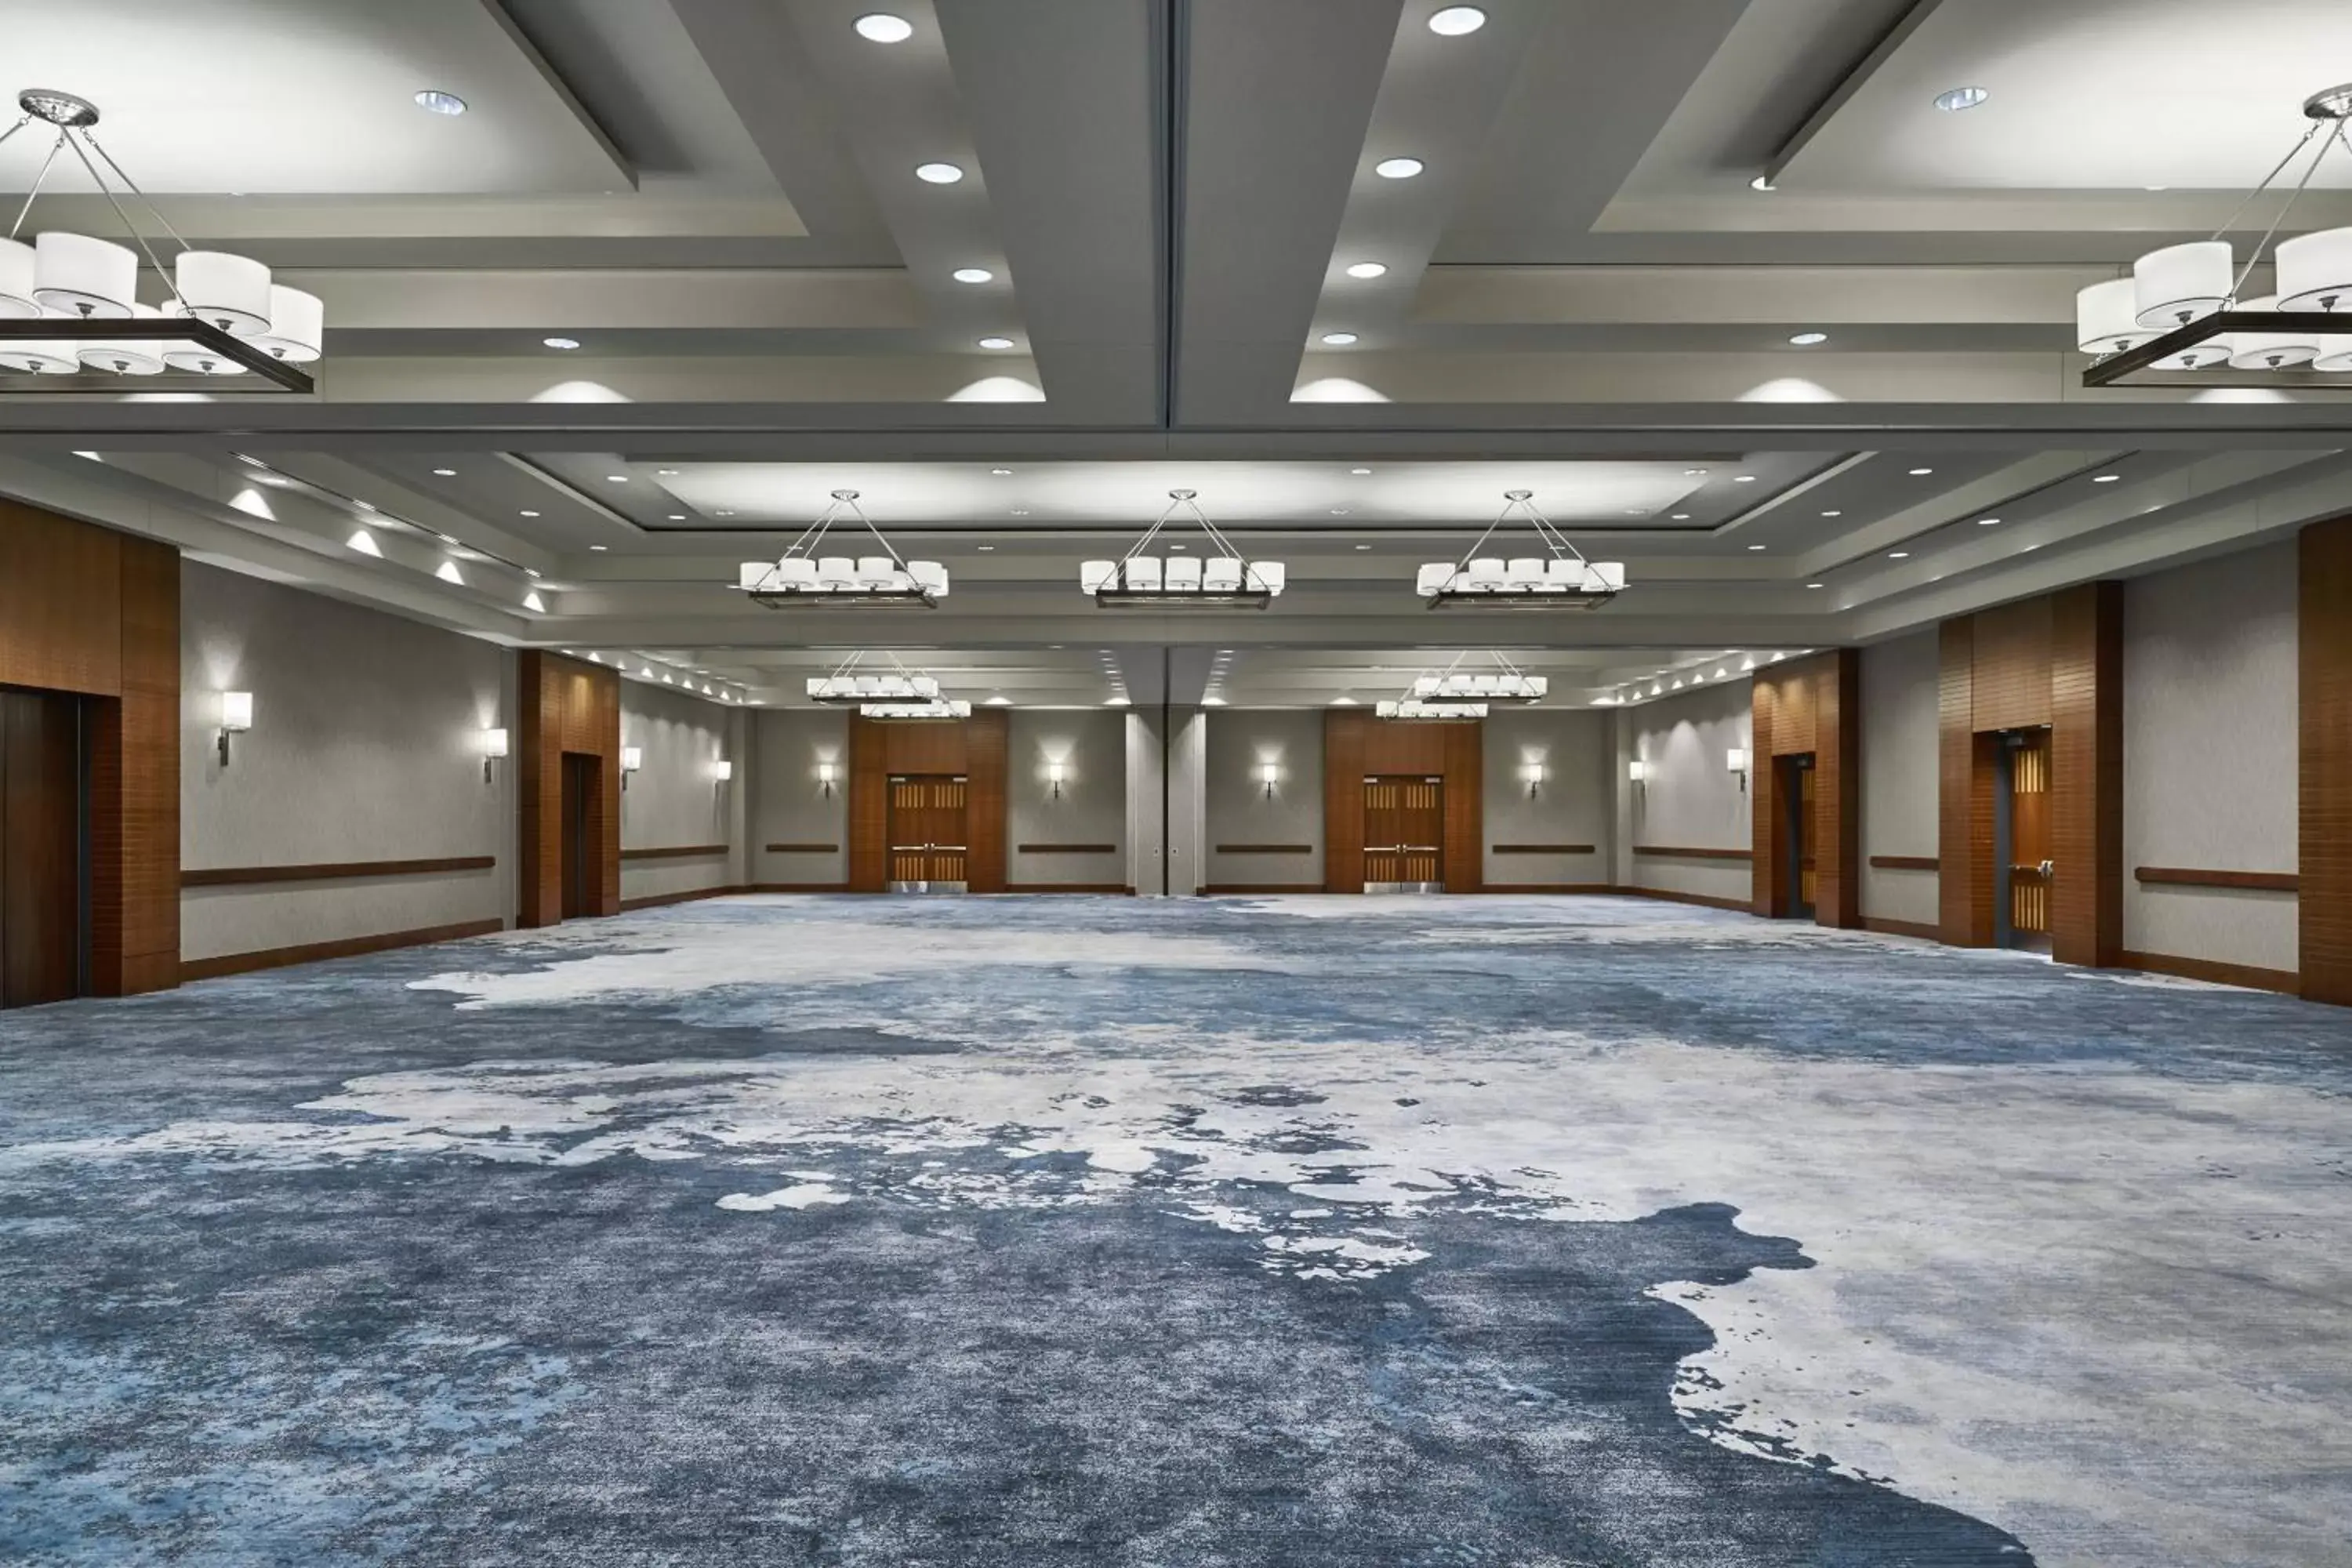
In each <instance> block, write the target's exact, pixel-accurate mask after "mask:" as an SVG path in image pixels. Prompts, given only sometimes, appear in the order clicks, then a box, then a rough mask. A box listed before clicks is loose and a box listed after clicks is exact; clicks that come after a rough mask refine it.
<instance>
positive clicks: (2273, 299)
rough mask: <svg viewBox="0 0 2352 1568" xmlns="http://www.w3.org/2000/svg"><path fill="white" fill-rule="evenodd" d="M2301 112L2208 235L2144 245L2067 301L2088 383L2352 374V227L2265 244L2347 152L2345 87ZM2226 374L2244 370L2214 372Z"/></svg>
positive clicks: (2257, 381) (2350, 150)
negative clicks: (2255, 213) (2283, 147)
mask: <svg viewBox="0 0 2352 1568" xmlns="http://www.w3.org/2000/svg"><path fill="white" fill-rule="evenodd" d="M2303 113H2304V117H2305V119H2306V120H2307V121H2310V124H2309V126H2308V127H2307V128H2306V129H2305V132H2304V134H2303V139H2302V140H2301V141H2300V142H2296V143H2295V144H2294V147H2292V148H2290V149H2289V150H2288V152H2287V154H2286V156H2285V157H2284V158H2282V159H2280V160H2279V161H2278V163H2277V164H2276V166H2274V167H2273V169H2272V170H2271V172H2270V173H2269V174H2267V175H2265V176H2263V181H2262V183H2261V184H2258V185H2256V186H2255V187H2254V188H2253V191H2252V194H2250V195H2248V196H2247V198H2246V200H2245V201H2244V202H2243V203H2242V204H2241V205H2240V206H2239V209H2238V211H2237V213H2235V214H2233V215H2232V216H2231V219H2230V221H2229V222H2228V223H2225V224H2223V225H2222V226H2221V228H2220V229H2219V230H2217V231H2216V232H2215V233H2214V235H2213V236H2212V237H2211V238H2210V239H2200V240H2191V241H2189V242H2188V243H2186V244H2182V245H2168V246H2164V247H2159V248H2158V249H2155V250H2151V251H2149V252H2148V253H2147V255H2145V256H2142V257H2141V258H2139V259H2138V260H2137V261H2136V262H2135V263H2133V265H2132V271H2131V276H2130V277H2128V278H2116V279H2110V280H2108V281H2106V282H2104V283H2095V284H2093V285H2091V286H2090V287H2089V288H2087V289H2083V290H2082V291H2081V292H2080V293H2079V294H2077V295H2076V296H2075V300H2074V329H2075V330H2074V342H2075V346H2076V347H2078V348H2079V349H2081V350H2082V352H2083V353H2086V354H2090V355H2092V356H2093V358H2094V360H2095V363H2093V364H2092V365H2091V367H2090V368H2089V369H2088V370H2086V371H2084V374H2083V384H2084V385H2085V386H2113V385H2116V384H2128V383H2127V381H2126V378H2128V377H2130V376H2133V375H2137V374H2141V373H2143V372H2146V371H2151V370H2158V371H2194V372H2200V373H2205V374H2201V375H2200V377H2199V378H2198V384H2211V385H2229V386H2264V385H2275V384H2279V377H2280V375H2281V374H2282V373H2289V372H2298V371H2307V370H2308V371H2321V372H2330V373H2345V372H2352V228H2331V229H2323V230H2321V231H2319V232H2317V233H2314V234H2303V235H2296V236H2294V237H2291V238H2287V239H2284V240H2279V242H2278V244H2277V245H2276V246H2275V247H2273V246H2272V243H2271V242H2272V241H2273V239H2276V238H2277V237H2278V236H2279V235H2280V234H2281V233H2282V232H2284V230H2285V229H2286V228H2287V226H2288V219H2289V218H2290V217H2291V216H2293V214H2294V207H2295V204H2296V202H2297V200H2298V199H2299V198H2300V197H2301V196H2302V195H2303V193H2304V192H2305V191H2306V190H2308V189H2309V188H2310V186H2311V184H2312V182H2313V180H2314V179H2315V177H2316V176H2317V174H2318V173H2319V170H2320V167H2321V165H2322V164H2324V163H2326V162H2327V160H2328V158H2329V156H2330V154H2332V153H2335V152H2336V151H2337V150H2338V149H2339V148H2341V149H2343V150H2344V151H2345V152H2346V153H2347V154H2352V137H2347V131H2346V121H2347V118H2352V85H2347V86H2344V87H2336V88H2330V89H2327V90H2326V92H2322V93H2317V94H2315V95H2314V96H2313V97H2312V98H2310V99H2309V100H2306V101H2305V104H2304V106H2303ZM2306 154H2307V156H2306ZM2274 190H2275V191H2277V192H2283V193H2284V201H2283V202H2281V203H2280V205H2279V206H2278V211H2277V214H2276V216H2274V217H2272V218H2271V219H2270V220H2269V221H2268V223H2267V225H2266V226H2265V227H2264V228H2263V232H2262V235H2261V237H2260V238H2258V239H2257V240H2256V241H2255V242H2254V244H2253V246H2252V248H2251V249H2250V250H2249V251H2247V253H2246V254H2245V256H2244V257H2243V258H2242V259H2241V258H2240V257H2239V255H2238V251H2237V247H2235V246H2234V245H2233V244H2232V243H2231V239H2230V238H2229V236H2230V235H2231V232H2232V231H2233V230H2234V229H2235V228H2236V227H2237V226H2238V222H2239V219H2240V218H2242V217H2245V216H2247V215H2248V214H2249V213H2250V212H2252V209H2253V208H2254V207H2255V206H2256V205H2257V204H2258V203H2260V202H2261V200H2262V198H2263V196H2264V195H2268V194H2272V193H2273V191H2274ZM2266 252H2267V253H2268V255H2269V258H2270V259H2271V261H2272V263H2273V268H2272V270H2273V281H2274V285H2275V286H2274V288H2273V289H2272V290H2271V291H2270V292H2268V293H2264V294H2259V295H2258V294H2255V293H2254V292H2253V291H2252V289H2251V288H2250V286H2249V284H2250V280H2251V279H2252V277H2253V273H2254V269H2255V268H2256V267H2257V266H2258V265H2260V264H2261V263H2262V261H2263V259H2264V256H2265V253H2266ZM2331 315H2341V316H2344V317H2346V318H2347V319H2346V321H2344V322H2343V323H2342V330H2341V331H2334V330H2331V329H2333V328H2334V327H2335V325H2336V324H2335V323H2333V322H2331V321H2328V319H2327V318H2328V317H2329V316H2331ZM2225 370H2226V371H2234V372H2240V373H2244V374H2242V375H2240V376H2237V377H2224V376H2222V375H2221V374H2218V373H2220V372H2222V371H2225ZM2306 379H2308V378H2306ZM2317 384H2326V383H2325V382H2319V383H2317Z"/></svg>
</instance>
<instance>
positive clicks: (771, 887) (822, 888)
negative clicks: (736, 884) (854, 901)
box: [743, 882, 850, 893]
mask: <svg viewBox="0 0 2352 1568" xmlns="http://www.w3.org/2000/svg"><path fill="white" fill-rule="evenodd" d="M849 890H850V889H849V884H848V883H846V882H754V883H752V884H751V886H750V887H748V888H746V889H743V891H745V892H747V893H845V892H848V891H849Z"/></svg>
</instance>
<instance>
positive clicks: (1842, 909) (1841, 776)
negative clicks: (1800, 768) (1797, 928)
mask: <svg viewBox="0 0 2352 1568" xmlns="http://www.w3.org/2000/svg"><path fill="white" fill-rule="evenodd" d="M1805 662H1806V663H1807V664H1808V665H1810V666H1811V667H1812V668H1811V672H1810V673H1811V679H1810V680H1809V681H1808V683H1807V684H1808V687H1809V689H1811V694H1812V695H1811V708H1812V713H1811V717H1812V731H1813V810H1814V813H1815V815H1816V817H1817V827H1818V831H1817V832H1816V834H1815V836H1814V853H1813V858H1814V875H1813V923H1814V924H1815V925H1822V926H1829V927H1832V928H1833V929H1836V930H1841V931H1856V930H1859V929H1861V926H1862V650H1861V649H1859V648H1851V647H1842V648H1833V649H1832V650H1831V651H1830V652H1828V653H1826V654H1823V655H1822V656H1820V657H1819V658H1811V659H1808V660H1806V661H1805Z"/></svg>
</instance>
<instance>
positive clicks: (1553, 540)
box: [1454, 491, 1592, 572]
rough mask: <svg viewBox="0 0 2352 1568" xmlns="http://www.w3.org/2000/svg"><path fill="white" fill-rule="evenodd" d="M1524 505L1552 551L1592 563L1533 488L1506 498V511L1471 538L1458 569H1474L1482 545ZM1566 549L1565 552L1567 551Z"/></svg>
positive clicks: (1531, 523)
mask: <svg viewBox="0 0 2352 1568" xmlns="http://www.w3.org/2000/svg"><path fill="white" fill-rule="evenodd" d="M1522 509H1523V510H1524V512H1525V516H1526V518H1527V521H1528V526H1529V527H1530V528H1531V529H1532V530H1533V531H1534V532H1535V536H1536V538H1537V539H1538V540H1540V541H1541V542H1543V545H1544V547H1545V548H1546V549H1548V550H1549V551H1550V552H1552V554H1554V555H1555V556H1560V557H1561V558H1562V559H1566V558H1567V557H1570V556H1573V557H1574V558H1575V560H1576V562H1577V563H1578V564H1579V565H1580V566H1590V565H1591V564H1592V563H1591V562H1590V561H1587V560H1586V559H1585V558H1584V552H1583V551H1581V550H1579V549H1578V548H1577V547H1576V545H1575V543H1574V542H1572V541H1570V539H1569V537H1568V535H1566V534H1565V533H1562V532H1561V531H1559V529H1557V528H1555V527H1553V526H1552V521H1551V519H1549V518H1548V517H1546V516H1545V515H1544V514H1543V513H1542V511H1541V510H1538V508H1537V506H1536V502H1535V495H1534V492H1533V491H1529V492H1528V493H1526V494H1524V495H1520V494H1513V495H1510V496H1507V498H1506V499H1505V500H1504V503H1503V510H1502V511H1501V512H1500V513H1498V514H1497V515H1496V518H1495V521H1492V522H1490V523H1488V524H1487V525H1486V532H1484V533H1482V534H1480V535H1479V536H1478V537H1477V538H1475V539H1474V540H1472V541H1471V542H1470V548H1469V549H1467V550H1465V551H1464V552H1462V558H1461V559H1460V560H1458V561H1456V562H1455V563H1454V570H1455V571H1457V572H1466V571H1468V570H1469V569H1470V563H1471V562H1472V561H1473V560H1475V558H1476V557H1477V554H1478V550H1479V547H1480V546H1482V545H1484V544H1485V543H1486V541H1488V540H1489V539H1492V538H1493V537H1494V536H1495V531H1496V529H1498V528H1500V527H1502V526H1503V523H1504V521H1505V520H1506V519H1507V518H1508V517H1509V516H1510V515H1511V513H1512V512H1513V511H1514V510H1522ZM1563 552H1565V554H1563Z"/></svg>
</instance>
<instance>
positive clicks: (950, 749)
mask: <svg viewBox="0 0 2352 1568" xmlns="http://www.w3.org/2000/svg"><path fill="white" fill-rule="evenodd" d="M1011 757H1012V715H1010V714H1009V713H1007V712H1006V711H1005V710H1003V709H1001V708H986V709H982V710H981V711H979V712H977V713H974V714H973V715H972V716H971V717H970V718H969V719H961V720H952V721H951V720H944V719H924V720H898V721H893V720H887V719H868V718H866V716H865V715H864V714H861V713H853V714H851V715H850V716H849V786H848V787H849V890H850V891H851V892H853V893H879V892H884V891H887V889H888V888H889V886H890V853H889V834H890V776H891V775H892V774H893V773H951V774H952V773H961V774H962V775H963V776H964V778H965V780H966V784H965V793H964V801H965V805H964V811H965V817H964V831H965V836H966V848H965V854H964V885H965V886H966V887H967V888H969V889H971V891H973V892H975V893H1002V892H1003V891H1004V890H1005V880H1004V878H1005V828H1006V818H1007V816H1008V814H1009V811H1010V805H1009V788H1008V784H1009V773H1010V766H1011Z"/></svg>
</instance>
